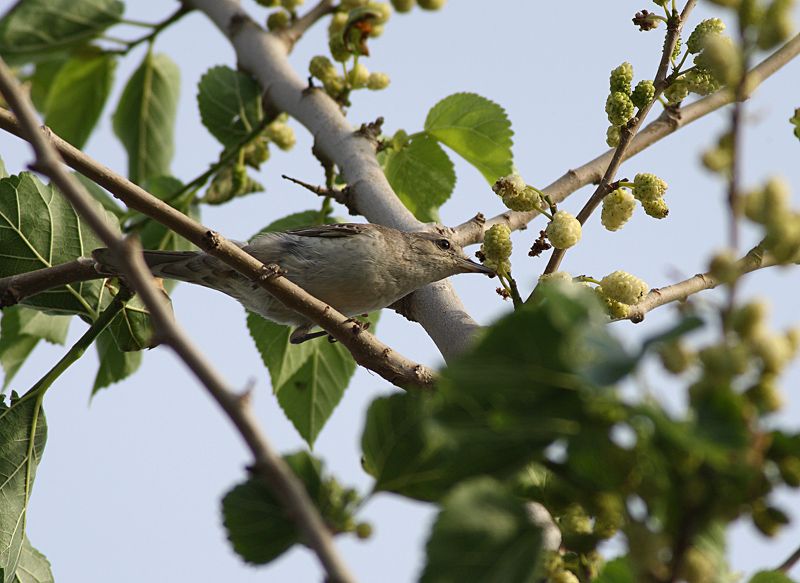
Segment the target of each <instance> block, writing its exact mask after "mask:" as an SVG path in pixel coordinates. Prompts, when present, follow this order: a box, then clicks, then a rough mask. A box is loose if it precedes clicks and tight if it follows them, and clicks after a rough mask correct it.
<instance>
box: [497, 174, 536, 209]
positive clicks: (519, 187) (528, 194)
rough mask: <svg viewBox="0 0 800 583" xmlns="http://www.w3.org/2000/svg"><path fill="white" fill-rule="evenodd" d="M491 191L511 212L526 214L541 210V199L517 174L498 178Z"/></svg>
mask: <svg viewBox="0 0 800 583" xmlns="http://www.w3.org/2000/svg"><path fill="white" fill-rule="evenodd" d="M492 190H493V191H494V192H495V193H496V194H497V195H498V196H499V197H500V198H502V199H503V204H504V205H506V206H507V207H508V208H510V209H511V210H512V211H522V212H528V211H533V210H537V209H541V208H542V206H543V201H542V197H541V196H540V195H539V193H538V192H537V191H536V189H534V188H531V187H530V186H528V185H527V184H526V183H525V181H524V180H523V179H522V177H521V176H520V175H519V174H509V175H508V176H503V177H502V178H498V179H497V181H496V182H495V183H494V184H493V185H492Z"/></svg>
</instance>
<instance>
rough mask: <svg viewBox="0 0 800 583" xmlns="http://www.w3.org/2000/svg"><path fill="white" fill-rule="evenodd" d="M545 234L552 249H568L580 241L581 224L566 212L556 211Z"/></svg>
mask: <svg viewBox="0 0 800 583" xmlns="http://www.w3.org/2000/svg"><path fill="white" fill-rule="evenodd" d="M545 234H546V235H547V238H548V239H550V242H551V243H552V244H553V247H555V248H557V249H569V248H570V247H572V246H573V245H575V244H576V243H577V242H578V241H580V240H581V223H580V221H578V219H576V218H575V217H573V216H572V215H571V214H569V213H568V212H566V211H558V212H557V213H556V214H555V215H553V220H552V221H550V224H549V225H547V228H546V229H545Z"/></svg>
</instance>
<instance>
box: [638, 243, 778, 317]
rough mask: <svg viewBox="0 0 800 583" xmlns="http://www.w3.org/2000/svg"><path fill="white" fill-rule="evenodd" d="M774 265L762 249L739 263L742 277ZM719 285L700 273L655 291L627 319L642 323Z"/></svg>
mask: <svg viewBox="0 0 800 583" xmlns="http://www.w3.org/2000/svg"><path fill="white" fill-rule="evenodd" d="M774 265H778V262H777V261H776V260H775V258H774V257H773V256H772V255H765V254H764V252H763V250H762V249H761V248H760V247H755V248H754V249H751V250H750V251H749V252H748V253H747V254H746V255H745V256H744V257H742V258H741V259H740V260H739V261H738V263H737V267H738V272H739V273H740V274H742V275H744V274H746V273H750V272H753V271H756V270H758V269H763V268H765V267H772V266H774ZM719 283H720V282H719V280H717V278H715V277H714V276H713V275H711V274H710V273H698V274H697V275H695V276H693V277H690V278H689V279H685V280H683V281H680V282H678V283H675V284H672V285H668V286H666V287H662V288H657V289H653V290H651V291H650V293H648V294H647V295H646V296H645V297H644V298H643V299H642V301H641V302H639V303H638V304H636V305H635V306H631V307H630V309H629V310H628V315H627V317H626V318H625V319H626V320H631V321H632V322H641V321H642V320H644V316H645V314H647V312H649V311H650V310H653V309H655V308H657V307H659V306H663V305H664V304H668V303H670V302H675V301H683V300H685V299H686V298H688V297H689V296H691V295H693V294H696V293H697V292H701V291H703V290H707V289H713V288H715V287H717V286H718V285H719Z"/></svg>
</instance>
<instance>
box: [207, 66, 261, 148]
mask: <svg viewBox="0 0 800 583" xmlns="http://www.w3.org/2000/svg"><path fill="white" fill-rule="evenodd" d="M197 105H198V107H199V108H200V118H201V119H202V121H203V125H204V126H206V128H207V129H208V131H209V132H211V135H213V136H214V137H215V138H217V139H218V140H219V141H220V142H221V143H222V144H223V145H224V146H225V147H229V146H234V145H236V144H238V143H239V142H241V141H242V140H243V139H244V138H245V137H247V135H248V134H249V133H250V132H252V131H253V130H254V129H255V128H256V127H257V126H258V125H259V124H260V123H261V119H262V118H263V117H264V112H263V111H262V108H261V88H260V87H259V85H258V83H256V81H255V80H254V79H253V78H252V77H250V76H249V75H246V74H244V73H241V72H239V71H235V70H233V69H231V68H230V67H225V66H221V65H220V66H217V67H212V68H211V69H209V70H208V71H206V73H205V75H203V77H202V78H201V79H200V83H199V85H198V87H197Z"/></svg>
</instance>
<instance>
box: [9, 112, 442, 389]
mask: <svg viewBox="0 0 800 583" xmlns="http://www.w3.org/2000/svg"><path fill="white" fill-rule="evenodd" d="M0 128H2V129H5V130H6V131H8V132H10V133H12V134H14V135H16V136H20V137H24V132H23V131H22V128H21V127H20V126H19V124H18V123H17V121H16V119H15V118H14V116H13V115H12V114H10V113H9V112H7V111H5V110H3V109H2V108H0ZM41 134H42V135H43V136H45V137H46V138H47V140H48V142H49V143H51V144H52V145H53V146H55V148H56V149H57V150H58V152H59V153H60V154H61V156H62V157H63V158H64V161H65V162H66V163H67V164H68V165H69V166H71V167H72V168H74V169H75V170H77V171H78V172H80V173H81V174H83V175H84V176H86V177H87V178H89V179H90V180H92V181H94V182H96V183H97V184H99V185H100V186H102V187H103V188H105V189H106V190H108V191H109V192H110V193H112V194H113V195H114V196H115V197H117V198H118V199H120V200H121V201H123V202H124V203H125V204H126V205H128V207H130V208H133V209H136V210H138V211H139V212H141V213H143V214H145V215H147V216H149V217H151V218H153V219H155V220H156V221H158V222H159V223H161V224H162V225H165V226H166V227H168V228H169V229H171V230H173V231H175V232H176V233H178V234H179V235H181V236H182V237H184V238H186V239H187V240H189V241H191V242H192V243H194V244H195V245H197V246H198V247H199V248H201V249H203V250H205V251H207V252H208V253H210V254H211V255H214V256H215V257H218V258H219V259H221V260H222V261H224V262H225V263H226V264H227V265H230V266H231V267H232V268H233V269H235V270H236V271H237V272H239V273H241V274H242V275H244V276H245V277H247V278H248V279H250V280H252V281H253V282H254V283H255V284H256V285H258V286H260V287H262V288H264V289H265V290H266V291H268V292H269V293H271V294H272V295H274V296H275V297H276V298H278V299H279V300H280V301H281V302H283V303H284V304H285V305H286V306H287V307H289V308H291V309H293V310H295V311H296V312H299V313H301V314H303V315H304V316H306V317H308V319H310V320H311V321H312V322H314V323H315V324H317V325H318V326H320V327H321V328H323V329H324V330H326V331H327V332H328V333H330V334H331V336H333V337H334V338H336V340H338V341H339V342H341V343H342V345H343V346H345V347H346V348H347V349H348V350H349V351H350V353H351V354H352V355H353V358H354V359H355V361H356V362H358V363H359V364H360V365H361V366H364V367H366V368H368V369H370V370H372V371H374V372H376V373H378V374H379V375H380V376H382V377H383V378H385V379H386V380H388V381H389V382H391V383H393V384H396V385H398V386H400V387H405V386H418V387H431V386H432V385H433V384H434V383H435V380H436V375H435V373H434V372H433V371H432V370H431V369H429V368H427V367H425V366H422V365H421V364H418V363H416V362H414V361H412V360H410V359H408V358H406V357H405V356H403V355H401V354H399V353H398V352H396V351H394V350H393V349H392V348H390V347H389V346H387V345H386V344H384V343H383V342H381V341H380V340H378V339H377V338H375V336H373V335H372V334H370V333H369V331H366V330H363V331H362V330H360V329H359V331H356V330H355V328H354V326H355V325H354V324H353V323H352V320H351V319H350V318H348V317H347V316H344V315H342V314H341V313H339V312H338V311H336V310H334V309H333V308H331V307H330V306H328V305H327V304H325V303H324V302H321V301H320V300H318V299H316V298H314V297H313V296H312V295H310V294H309V293H307V292H306V291H304V290H303V289H302V288H300V287H299V286H297V285H295V284H294V283H292V282H291V281H289V280H288V279H286V278H283V277H276V276H275V270H274V269H272V268H268V266H265V265H264V264H263V263H262V262H260V261H259V260H257V259H256V258H254V257H253V256H252V255H249V254H248V253H246V252H244V251H242V249H241V248H240V247H239V246H238V245H236V244H235V243H232V242H231V241H229V240H227V239H226V238H225V237H223V236H222V235H220V234H219V233H217V232H215V231H212V230H210V229H209V228H208V227H205V226H203V225H201V224H200V223H198V222H197V221H195V220H193V219H191V218H190V217H188V216H186V215H185V214H183V213H182V212H180V211H178V210H176V209H174V208H172V207H171V206H170V205H169V204H167V203H166V202H164V201H162V200H160V199H158V198H156V197H154V196H153V195H151V194H150V193H148V192H147V191H145V190H143V189H142V188H140V187H139V186H137V185H136V184H134V183H133V182H131V181H129V180H127V179H126V178H124V177H122V176H120V175H119V174H117V173H116V172H114V171H113V170H111V169H110V168H108V167H106V166H103V165H102V164H100V163H99V162H97V161H96V160H94V159H93V158H91V157H89V156H87V155H86V154H84V153H83V152H82V151H80V150H78V149H77V148H75V147H74V146H72V145H71V144H69V143H68V142H66V141H65V140H63V139H61V138H59V137H58V136H57V135H55V134H54V133H53V132H52V131H51V130H50V129H49V128H47V127H44V128H42V132H41ZM273 267H274V266H273Z"/></svg>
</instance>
